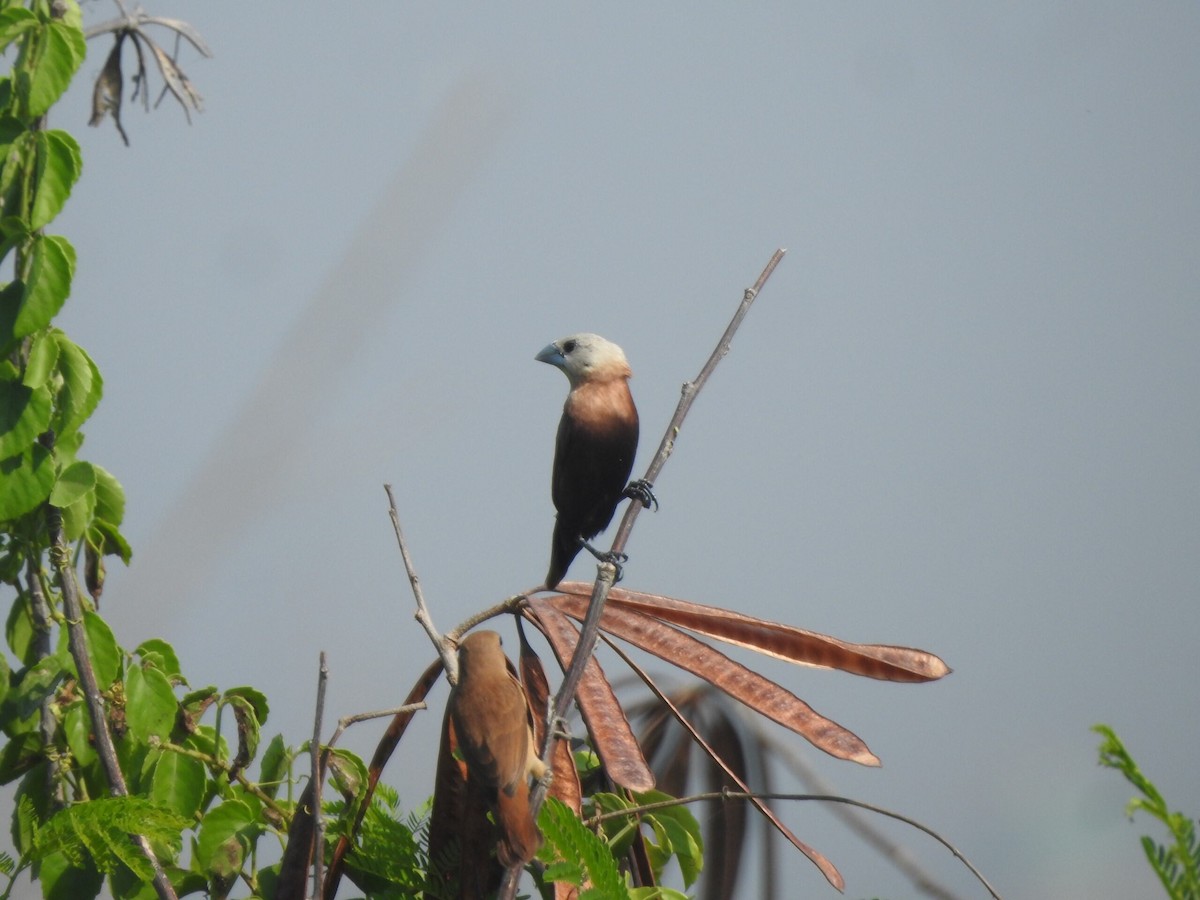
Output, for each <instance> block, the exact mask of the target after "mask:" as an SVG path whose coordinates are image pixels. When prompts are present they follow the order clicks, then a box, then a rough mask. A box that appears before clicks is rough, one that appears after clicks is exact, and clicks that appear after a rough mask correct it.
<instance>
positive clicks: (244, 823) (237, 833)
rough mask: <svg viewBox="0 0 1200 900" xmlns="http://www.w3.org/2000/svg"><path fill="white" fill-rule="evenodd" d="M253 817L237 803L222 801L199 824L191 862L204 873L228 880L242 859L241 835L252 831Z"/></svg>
mask: <svg viewBox="0 0 1200 900" xmlns="http://www.w3.org/2000/svg"><path fill="white" fill-rule="evenodd" d="M256 824H257V823H256V822H255V820H254V814H253V812H251V810H250V807H249V806H247V805H246V804H245V803H243V802H242V801H241V800H226V801H225V802H224V803H222V804H221V805H220V806H218V807H216V808H215V809H212V810H209V812H208V813H207V814H206V815H205V816H204V821H203V822H201V823H200V833H199V835H198V836H197V838H196V850H195V861H196V863H197V864H198V865H199V866H200V867H201V869H202V870H203V871H205V872H210V873H212V874H213V875H217V876H219V877H228V876H230V875H234V874H236V873H237V872H239V871H240V870H241V868H242V861H243V860H244V859H245V856H246V842H245V839H244V838H243V834H246V833H250V832H252V831H253V830H254V829H255V827H256Z"/></svg>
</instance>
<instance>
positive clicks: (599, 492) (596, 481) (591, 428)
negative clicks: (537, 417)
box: [546, 385, 638, 588]
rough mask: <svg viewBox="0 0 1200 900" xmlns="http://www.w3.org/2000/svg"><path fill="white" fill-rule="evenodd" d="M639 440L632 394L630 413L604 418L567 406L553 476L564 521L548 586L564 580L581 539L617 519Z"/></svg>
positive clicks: (555, 543) (552, 550)
mask: <svg viewBox="0 0 1200 900" xmlns="http://www.w3.org/2000/svg"><path fill="white" fill-rule="evenodd" d="M622 387H624V385H622ZM626 395H628V389H626ZM637 442H638V419H637V410H636V409H633V400H632V398H630V399H629V409H628V411H627V412H626V414H625V415H622V416H620V417H617V416H609V417H606V418H604V419H601V420H599V421H596V420H595V419H583V418H580V417H578V416H574V415H572V414H571V413H570V411H569V408H568V409H564V410H563V417H562V420H561V421H560V422H559V424H558V440H557V442H556V444H555V451H554V474H553V478H552V481H551V496H552V497H553V499H554V508H555V509H557V510H558V520H557V521H556V522H555V524H554V537H553V540H552V542H551V546H550V571H549V572H548V573H547V575H546V586H547V587H551V588H552V587H554V586H556V585H557V584H558V583H559V582H560V581H562V578H563V576H564V575H565V574H566V573H567V568H568V567H569V566H570V565H571V561H572V560H574V559H575V556H576V554H577V553H579V540H578V539H579V538H580V537H582V538H584V539H585V540H590V539H591V538H593V537H595V536H596V535H597V534H599V533H600V532H601V531H603V530H604V529H605V528H607V527H608V523H609V522H611V521H612V517H613V513H614V512H616V509H617V505H618V504H619V503H620V502H621V494H622V492H623V491H624V490H625V485H626V484H627V483H628V481H629V473H630V471H631V470H632V469H633V457H634V455H635V454H636V453H637Z"/></svg>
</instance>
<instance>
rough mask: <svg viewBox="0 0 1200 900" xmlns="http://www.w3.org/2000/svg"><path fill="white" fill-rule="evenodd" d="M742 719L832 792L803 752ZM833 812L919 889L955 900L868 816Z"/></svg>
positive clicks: (804, 777)
mask: <svg viewBox="0 0 1200 900" xmlns="http://www.w3.org/2000/svg"><path fill="white" fill-rule="evenodd" d="M739 717H740V718H742V719H743V721H745V722H746V725H747V727H749V728H752V729H753V730H754V732H755V734H757V735H758V738H759V740H760V741H762V742H763V744H764V745H765V746H767V747H768V748H769V749H770V751H771V753H772V754H774V755H775V757H776V758H778V759H780V760H782V762H783V764H784V765H785V766H786V767H788V768H789V769H791V770H792V773H793V774H795V775H796V777H797V778H799V779H800V780H801V781H802V782H804V784H805V785H806V786H808V787H809V788H812V789H814V790H815V791H818V792H820V793H821V794H825V795H827V794H831V793H833V791H832V790H831V787H832V786H831V785H830V784H829V783H828V782H827V781H826V780H825V779H824V778H822V777H821V776H820V775H819V774H817V772H816V770H815V769H814V768H813V767H812V766H810V765H809V764H808V761H807V760H805V759H804V757H803V756H802V755H801V754H800V753H798V752H796V750H795V748H793V747H791V746H789V745H788V744H787V742H786V741H780V740H777V739H776V738H775V737H774V736H772V735H770V734H768V733H767V731H766V729H763V728H760V727H759V726H758V723H756V722H752V721H750V719H749V717H748V716H747V717H742V716H739ZM832 812H833V814H834V815H835V816H837V817H838V818H839V819H841V820H842V822H844V823H845V825H846V827H847V828H849V829H850V830H851V831H853V832H854V833H855V834H857V835H858V836H859V837H860V838H862V839H863V840H864V841H865V842H866V843H867V844H869V845H870V846H872V847H873V848H875V849H876V850H877V851H879V853H880V854H881V855H882V856H883V857H884V858H885V859H887V860H888V861H889V862H890V863H891V864H892V865H894V866H895V867H896V868H897V869H899V870H900V871H901V872H903V873H904V874H905V875H906V876H907V877H908V879H909V880H910V881H911V882H912V883H913V886H914V887H916V888H917V890H919V891H921V892H922V893H924V894H927V895H928V896H930V897H936V898H938V900H953V898H954V896H955V894H954V893H953V892H952V891H951V890H950V889H949V888H947V887H945V886H944V885H942V884H939V883H938V881H937V879H935V878H934V877H933V876H932V875H931V874H930V873H929V872H927V871H926V870H925V867H924V866H922V865H921V864H920V863H919V862H918V861H917V860H916V859H915V858H914V857H913V855H912V854H911V853H910V852H909V851H908V849H907V848H906V847H904V846H902V845H901V844H899V843H897V842H896V841H893V840H892V839H891V838H889V837H888V836H887V835H885V834H884V833H883V832H882V831H880V830H879V829H878V828H876V827H875V826H874V824H872V822H871V820H870V819H869V818H868V817H867V816H864V815H863V814H862V813H860V812H858V811H857V810H855V809H853V808H849V807H847V805H846V804H839V805H837V806H835V807H834V808H833V810H832Z"/></svg>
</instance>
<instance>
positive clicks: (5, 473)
mask: <svg viewBox="0 0 1200 900" xmlns="http://www.w3.org/2000/svg"><path fill="white" fill-rule="evenodd" d="M0 481H2V482H3V483H4V490H3V491H0V522H4V521H8V520H9V519H15V518H17V517H19V516H23V515H25V513H27V512H29V511H30V510H33V509H37V507H38V506H40V505H41V504H42V503H45V502H46V500H47V499H49V497H50V489H51V488H53V487H54V458H53V457H52V456H51V454H50V451H49V450H47V449H46V448H45V447H43V446H42V445H41V444H34V445H32V446H31V447H29V448H28V449H27V450H26V451H25V452H24V453H20V454H18V455H16V456H10V457H8V458H7V459H3V460H0Z"/></svg>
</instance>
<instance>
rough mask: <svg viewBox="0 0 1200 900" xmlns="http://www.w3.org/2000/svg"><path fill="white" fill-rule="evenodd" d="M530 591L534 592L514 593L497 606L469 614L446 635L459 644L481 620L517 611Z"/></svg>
mask: <svg viewBox="0 0 1200 900" xmlns="http://www.w3.org/2000/svg"><path fill="white" fill-rule="evenodd" d="M530 593H532V591H526V592H525V593H523V594H513V595H512V596H511V597H508V598H507V599H505V600H502V601H500V602H499V603H497V604H496V605H495V606H492V607H489V608H488V609H485V610H483V612H477V613H475V614H474V615H471V616H468V617H467V618H465V619H463V620H462V621H461V622H459V623H458V624H457V625H455V626H454V627H453V628H451V629H450V630H449V631H447V632H446V634H445V637H446V638H447V640H451V641H454V643H456V644H457V643H458V640H459V638H461V637H462V636H463V635H464V634H466V633H467V632H468V631H470V630H471V629H472V628H474V627H475V626H476V625H478V624H479V623H480V622H486V621H487V620H488V619H494V618H495V617H496V616H502V615H504V614H505V613H515V612H516V611H517V610H519V609H520V608H521V607H522V606H524V605H525V601H526V600H527V599H528V598H529V595H530Z"/></svg>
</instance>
